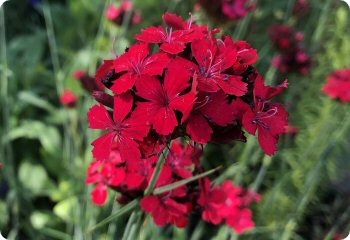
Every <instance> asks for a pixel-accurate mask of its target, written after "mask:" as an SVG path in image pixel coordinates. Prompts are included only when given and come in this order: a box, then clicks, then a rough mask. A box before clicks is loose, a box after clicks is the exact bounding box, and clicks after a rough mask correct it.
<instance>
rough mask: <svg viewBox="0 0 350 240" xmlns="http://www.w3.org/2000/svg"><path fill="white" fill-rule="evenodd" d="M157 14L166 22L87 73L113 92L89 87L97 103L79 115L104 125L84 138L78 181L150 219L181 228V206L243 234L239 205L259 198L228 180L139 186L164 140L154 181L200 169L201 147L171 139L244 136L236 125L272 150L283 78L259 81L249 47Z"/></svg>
mask: <svg viewBox="0 0 350 240" xmlns="http://www.w3.org/2000/svg"><path fill="white" fill-rule="evenodd" d="M163 20H164V21H165V23H166V27H162V26H157V27H156V26H152V27H149V28H146V29H144V30H142V32H141V33H140V34H137V35H136V36H135V39H136V40H137V43H136V44H134V45H132V46H130V47H129V48H128V49H126V51H125V53H123V54H122V55H121V56H119V57H117V58H116V59H112V60H105V61H104V62H103V64H102V65H101V66H100V67H99V69H98V70H97V72H96V76H95V79H96V81H98V82H101V83H103V84H104V86H105V87H106V88H108V89H110V92H112V93H113V96H111V95H109V94H107V93H105V92H104V91H95V92H94V93H93V95H94V97H95V99H96V100H97V101H98V102H99V103H100V104H96V105H94V106H93V107H92V108H91V109H90V110H89V112H88V120H89V123H90V128H92V129H99V130H104V131H105V134H104V135H103V136H101V137H99V138H98V139H96V140H95V141H94V142H93V143H92V145H93V151H92V153H93V156H94V158H95V161H94V162H92V163H91V166H90V167H89V169H88V178H87V180H86V182H87V183H88V184H95V188H94V190H93V192H92V197H93V201H94V202H95V203H96V204H99V205H103V204H105V202H106V199H107V189H108V187H110V188H112V189H114V190H117V191H118V192H119V193H120V194H121V195H120V197H119V199H118V201H119V202H120V203H127V202H129V201H131V200H132V199H135V198H142V199H141V206H142V208H143V209H144V210H145V211H146V212H149V213H151V214H152V216H153V218H154V221H155V222H156V224H158V225H159V226H163V225H166V224H174V225H176V226H178V227H184V226H186V225H187V222H188V218H189V215H190V213H192V212H193V211H198V210H200V211H202V217H203V219H204V220H206V221H209V222H211V223H213V224H219V223H221V222H224V221H226V223H227V224H228V225H229V226H231V227H232V228H234V229H235V230H236V231H237V232H242V231H245V230H246V229H249V228H251V227H252V226H253V225H254V223H253V221H252V220H251V218H252V214H251V211H250V210H249V208H248V207H249V205H250V204H251V203H252V202H253V201H257V200H259V197H258V195H256V194H255V193H252V192H249V191H246V190H244V189H242V188H240V187H237V186H234V185H233V184H232V183H230V182H225V183H224V184H223V185H222V186H213V185H212V184H211V183H210V180H209V179H207V178H204V179H200V180H199V181H198V180H197V181H195V182H191V183H190V184H187V185H182V186H181V187H178V188H175V189H172V190H171V191H167V192H162V193H159V194H153V195H149V194H148V193H147V191H146V195H145V190H146V189H147V187H149V184H150V181H151V176H152V175H153V173H154V171H155V169H156V164H157V160H158V158H159V157H160V156H161V155H162V152H163V150H164V149H166V148H167V147H168V146H169V145H170V143H171V142H173V144H172V145H171V148H170V153H169V155H168V156H167V158H166V159H165V164H164V166H163V168H162V170H161V172H160V175H159V178H158V181H157V182H156V187H157V188H159V187H163V186H166V185H170V184H172V183H174V182H177V181H180V180H183V179H188V178H191V177H192V176H194V175H197V174H200V173H202V172H203V169H202V168H201V166H200V161H199V157H200V155H201V151H200V149H197V148H196V147H192V146H184V145H183V144H182V143H180V142H178V140H176V139H179V138H182V139H187V140H186V141H189V142H191V143H192V144H191V145H193V146H195V145H198V144H206V143H210V142H216V143H227V142H230V141H232V140H241V141H246V138H245V136H244V132H243V129H245V130H246V131H247V132H248V133H249V134H252V135H255V134H258V140H259V143H260V146H261V147H262V149H263V150H264V151H265V153H266V154H268V155H272V154H274V153H275V152H276V151H277V142H278V138H279V136H280V135H281V134H283V133H284V132H285V127H286V126H287V125H288V121H287V117H288V113H287V112H286V111H285V109H284V107H283V106H282V105H281V104H279V103H273V102H271V99H272V98H273V97H275V96H276V95H278V94H280V93H281V92H282V91H283V90H284V89H285V88H286V87H287V81H285V82H283V83H282V84H281V85H279V86H277V87H269V86H266V85H265V84H264V79H263V78H262V76H261V75H260V74H259V73H258V71H257V70H256V69H255V68H254V67H253V66H252V64H254V63H255V62H256V61H257V59H258V55H257V51H256V50H255V49H254V48H252V47H251V46H250V45H249V44H248V43H247V42H244V41H234V40H233V39H232V38H231V37H228V36H223V37H222V38H216V36H215V35H216V33H218V30H210V29H208V27H207V26H200V25H197V24H195V23H193V22H192V20H190V21H184V20H183V19H182V18H181V17H179V16H177V15H175V14H170V13H166V14H165V15H164V16H163ZM218 209H221V210H220V211H218ZM225 209H226V210H225Z"/></svg>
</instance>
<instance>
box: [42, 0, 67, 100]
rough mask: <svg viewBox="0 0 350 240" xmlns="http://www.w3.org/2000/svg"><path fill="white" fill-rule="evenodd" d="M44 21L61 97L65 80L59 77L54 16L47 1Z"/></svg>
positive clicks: (44, 9)
mask: <svg viewBox="0 0 350 240" xmlns="http://www.w3.org/2000/svg"><path fill="white" fill-rule="evenodd" d="M43 12H44V19H45V24H46V32H47V38H48V41H49V48H50V55H51V61H52V65H53V70H54V74H55V78H56V90H57V94H58V95H60V94H61V93H62V92H63V79H62V78H61V77H60V76H59V71H60V62H59V57H58V51H57V44H56V38H55V31H54V27H53V22H52V16H51V11H50V7H49V4H48V2H47V1H45V2H44V4H43Z"/></svg>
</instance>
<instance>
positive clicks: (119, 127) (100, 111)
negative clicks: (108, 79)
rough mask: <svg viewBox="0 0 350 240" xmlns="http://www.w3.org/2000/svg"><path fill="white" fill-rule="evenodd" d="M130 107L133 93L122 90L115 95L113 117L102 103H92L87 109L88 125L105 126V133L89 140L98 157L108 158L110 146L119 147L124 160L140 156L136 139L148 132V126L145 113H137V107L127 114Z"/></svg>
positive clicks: (96, 127) (141, 138)
mask: <svg viewBox="0 0 350 240" xmlns="http://www.w3.org/2000/svg"><path fill="white" fill-rule="evenodd" d="M132 107H133V97H132V95H131V94H130V93H125V94H122V95H119V96H116V97H114V112H113V118H112V117H111V114H110V113H109V112H108V111H107V109H106V108H105V107H104V106H103V105H95V106H93V107H92V108H91V109H90V111H89V113H88V118H89V123H90V128H92V129H102V130H108V133H107V134H105V135H103V136H102V137H100V138H98V139H96V140H95V141H94V142H93V143H92V145H93V146H94V149H93V154H94V157H95V158H96V159H97V160H104V159H105V158H107V157H108V156H109V152H110V151H111V148H112V146H113V147H115V148H118V150H119V151H120V155H121V158H122V159H123V160H124V161H126V160H134V159H140V158H141V153H140V150H139V148H138V143H137V142H136V141H137V140H138V141H142V140H143V138H144V137H145V136H147V134H148V131H149V126H147V125H146V119H145V118H144V116H140V115H139V114H138V113H137V111H134V112H133V113H132V114H131V115H130V112H131V109H132ZM128 115H130V117H128Z"/></svg>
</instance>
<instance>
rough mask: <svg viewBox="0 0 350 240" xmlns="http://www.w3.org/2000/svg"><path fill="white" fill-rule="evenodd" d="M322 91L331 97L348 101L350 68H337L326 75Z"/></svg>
mask: <svg viewBox="0 0 350 240" xmlns="http://www.w3.org/2000/svg"><path fill="white" fill-rule="evenodd" d="M322 91H323V92H324V93H325V94H327V95H328V96H330V97H331V98H333V99H340V101H342V102H344V103H347V102H350V68H344V69H339V70H336V71H334V72H333V73H331V74H330V75H329V76H328V77H327V82H326V84H325V85H324V86H323V88H322Z"/></svg>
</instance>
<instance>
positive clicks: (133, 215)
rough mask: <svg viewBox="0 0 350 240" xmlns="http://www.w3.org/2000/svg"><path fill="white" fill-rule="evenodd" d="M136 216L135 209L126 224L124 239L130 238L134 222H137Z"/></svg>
mask: <svg viewBox="0 0 350 240" xmlns="http://www.w3.org/2000/svg"><path fill="white" fill-rule="evenodd" d="M136 217H137V213H136V212H135V211H133V212H132V213H131V215H130V217H129V220H128V223H127V224H126V227H125V230H124V233H123V238H122V240H127V239H128V237H129V235H130V231H131V228H132V226H133V224H134V223H135V219H136Z"/></svg>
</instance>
